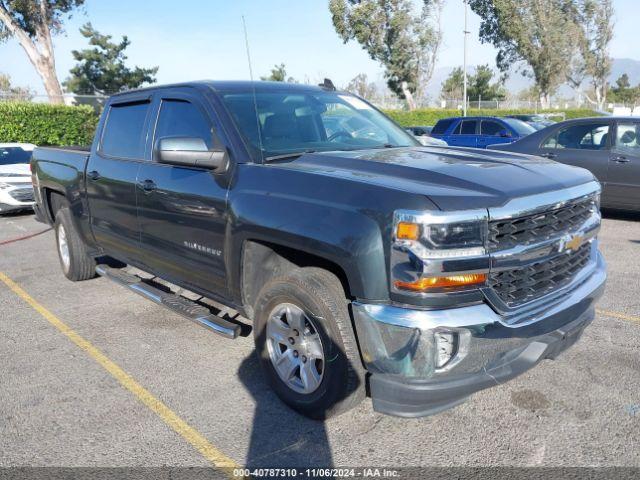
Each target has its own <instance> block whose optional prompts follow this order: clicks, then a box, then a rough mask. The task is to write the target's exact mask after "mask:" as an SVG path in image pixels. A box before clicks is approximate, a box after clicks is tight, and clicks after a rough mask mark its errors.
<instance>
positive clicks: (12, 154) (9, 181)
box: [0, 143, 35, 215]
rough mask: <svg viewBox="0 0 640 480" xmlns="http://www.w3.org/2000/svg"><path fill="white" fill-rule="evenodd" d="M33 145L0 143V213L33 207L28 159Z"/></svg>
mask: <svg viewBox="0 0 640 480" xmlns="http://www.w3.org/2000/svg"><path fill="white" fill-rule="evenodd" d="M34 148H35V145H32V144H30V143H0V215H1V214H3V213H7V212H15V211H18V210H30V209H32V208H33V185H32V184H31V170H30V168H29V161H30V160H31V153H32V152H33V149H34Z"/></svg>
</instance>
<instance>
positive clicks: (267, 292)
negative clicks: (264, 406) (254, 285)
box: [254, 268, 365, 420]
mask: <svg viewBox="0 0 640 480" xmlns="http://www.w3.org/2000/svg"><path fill="white" fill-rule="evenodd" d="M300 311H301V312H302V314H304V315H303V319H302V321H300V318H299V316H298V314H299V313H300ZM296 326H302V327H301V328H302V329H303V331H302V332H299V331H298V330H299V329H296V328H294V327H296ZM296 332H297V334H298V335H296ZM286 335H290V336H288V337H286ZM285 337H286V338H285ZM294 337H295V338H294ZM283 339H284V342H283ZM292 339H294V340H293V341H294V342H296V343H292ZM318 339H319V341H318ZM254 340H255V344H256V351H257V354H258V358H259V361H260V364H261V366H262V369H263V371H264V372H265V374H266V376H267V379H268V381H269V383H270V385H271V387H272V388H273V390H274V391H275V392H276V394H277V395H278V397H280V399H281V400H282V401H283V402H284V403H286V404H287V405H289V406H290V407H291V408H293V409H294V410H296V411H298V412H299V413H301V414H303V415H305V416H307V417H310V418H313V419H317V420H320V419H325V418H329V417H332V416H335V415H339V414H341V413H344V412H346V411H347V410H350V409H351V408H353V407H355V406H356V405H358V404H359V403H360V402H361V401H362V400H363V399H364V397H365V380H364V369H363V367H362V362H361V360H360V356H359V353H358V348H357V344H356V339H355V335H354V332H353V328H352V326H351V319H350V316H349V309H348V301H347V299H346V297H345V293H344V290H343V288H342V285H341V283H340V281H339V280H338V278H337V277H336V276H335V275H333V274H331V273H330V272H328V271H326V270H323V269H320V268H301V269H296V270H294V271H292V272H291V273H288V274H286V275H284V276H282V277H277V278H274V279H272V280H270V281H269V282H268V283H267V284H266V285H265V286H264V287H263V288H262V289H261V291H260V293H259V294H258V298H257V300H256V306H255V315H254ZM319 352H322V358H321V359H320V358H318V356H319ZM296 353H297V355H296ZM296 362H297V364H296ZM276 363H278V365H279V367H278V368H279V369H280V372H281V373H279V371H278V369H276ZM296 365H297V367H296ZM296 368H297V369H296ZM283 371H284V374H283V373H282V372H283ZM290 373H291V374H290ZM285 378H288V379H289V380H285Z"/></svg>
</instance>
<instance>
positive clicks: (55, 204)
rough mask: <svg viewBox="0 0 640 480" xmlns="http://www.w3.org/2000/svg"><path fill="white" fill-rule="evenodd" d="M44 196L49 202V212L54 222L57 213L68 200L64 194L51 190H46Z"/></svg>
mask: <svg viewBox="0 0 640 480" xmlns="http://www.w3.org/2000/svg"><path fill="white" fill-rule="evenodd" d="M44 194H45V195H44V197H45V199H46V202H47V211H48V213H49V216H50V217H51V221H52V222H54V221H55V219H56V212H57V211H58V210H59V209H60V207H61V206H62V205H64V204H65V203H66V201H67V199H66V198H65V196H64V195H63V194H62V193H60V192H58V191H56V190H51V189H50V188H45V189H44Z"/></svg>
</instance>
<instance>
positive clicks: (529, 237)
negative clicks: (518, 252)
mask: <svg viewBox="0 0 640 480" xmlns="http://www.w3.org/2000/svg"><path fill="white" fill-rule="evenodd" d="M594 209H597V205H596V200H595V198H594V197H589V198H587V199H582V200H580V201H576V202H574V203H571V204H569V205H564V206H562V207H560V208H556V209H553V210H547V211H544V212H541V213H536V214H533V215H527V216H522V217H518V218H510V219H505V220H493V221H491V222H489V250H490V251H492V252H495V251H498V250H506V249H509V248H513V247H516V246H526V245H532V244H535V243H539V242H542V241H544V240H548V239H550V238H554V237H559V236H561V235H563V234H566V233H569V232H571V231H573V230H575V229H577V228H578V227H580V226H581V225H583V224H584V223H585V222H586V221H587V220H588V219H589V217H590V216H591V215H592V213H593V211H594Z"/></svg>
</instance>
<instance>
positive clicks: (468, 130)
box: [431, 117, 536, 148]
mask: <svg viewBox="0 0 640 480" xmlns="http://www.w3.org/2000/svg"><path fill="white" fill-rule="evenodd" d="M535 131H536V130H535V128H533V127H532V126H531V125H529V124H527V123H525V122H523V121H522V120H518V119H516V118H507V117H452V118H443V119H441V120H438V123H436V124H435V126H434V127H433V130H431V136H432V137H434V138H439V139H440V140H444V141H445V142H447V144H448V145H451V146H458V147H474V148H487V145H494V144H500V143H511V142H515V141H516V140H518V139H520V138H523V137H526V136H527V135H529V134H531V133H533V132H535Z"/></svg>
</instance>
